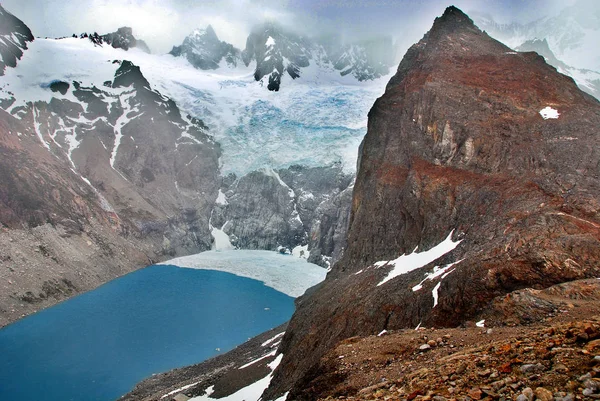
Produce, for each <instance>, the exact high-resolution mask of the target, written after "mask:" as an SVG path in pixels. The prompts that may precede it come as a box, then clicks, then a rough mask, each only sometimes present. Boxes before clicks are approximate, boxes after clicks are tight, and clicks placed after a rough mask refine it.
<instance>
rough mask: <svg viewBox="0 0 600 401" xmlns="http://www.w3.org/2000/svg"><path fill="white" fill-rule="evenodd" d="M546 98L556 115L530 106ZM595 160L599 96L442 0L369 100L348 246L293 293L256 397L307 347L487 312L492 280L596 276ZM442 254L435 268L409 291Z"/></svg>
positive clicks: (514, 287)
mask: <svg viewBox="0 0 600 401" xmlns="http://www.w3.org/2000/svg"><path fill="white" fill-rule="evenodd" d="M546 107H552V108H553V109H556V110H558V112H559V113H560V115H559V118H558V119H543V118H542V116H541V115H540V110H542V109H544V108H546ZM598 165H600V104H599V103H598V101H597V100H595V99H594V98H592V97H591V96H589V95H587V94H585V93H584V92H582V91H580V90H579V89H578V88H577V86H576V85H575V83H574V81H573V80H572V79H571V78H569V77H566V76H564V75H562V74H559V73H558V72H557V71H556V69H554V68H553V67H551V66H549V65H547V64H546V63H545V62H544V60H543V58H542V57H540V56H538V55H537V54H535V53H514V52H513V51H512V50H511V49H510V48H508V47H506V46H504V45H503V44H501V43H500V42H497V41H495V40H494V39H492V38H490V37H489V36H488V35H487V34H486V33H484V32H481V31H480V30H479V29H478V28H477V27H476V26H475V25H474V24H473V22H472V21H471V20H470V19H469V17H467V16H466V15H465V14H463V13H462V12H461V11H460V10H458V9H456V8H455V7H449V8H448V9H447V10H446V12H445V13H444V15H443V16H442V17H440V18H437V19H436V21H435V23H434V25H433V27H432V29H431V30H430V31H429V32H428V33H427V34H426V35H425V36H424V37H423V39H422V40H421V41H420V42H419V43H417V44H415V45H414V46H412V47H411V48H410V49H409V50H408V52H407V53H406V55H405V57H404V59H403V60H402V62H401V64H400V66H399V67H398V72H397V74H396V75H395V76H394V77H393V78H392V79H391V81H390V82H389V84H388V86H387V88H386V93H385V94H384V95H383V96H382V97H381V98H379V99H378V100H377V102H376V103H375V105H374V106H373V108H372V109H371V111H370V113H369V124H368V133H367V135H366V137H365V139H364V141H363V146H362V152H361V158H360V162H359V171H358V175H357V180H356V185H355V189H354V195H353V205H352V215H351V221H350V229H349V234H348V244H347V248H346V250H345V253H344V256H343V258H342V260H341V261H340V262H339V263H337V264H336V265H335V266H334V267H333V269H332V272H331V273H330V274H329V275H328V277H327V280H326V281H325V282H324V283H322V284H321V285H320V286H318V287H317V288H315V289H314V290H312V291H309V293H308V294H307V295H306V296H304V297H302V298H301V299H300V300H299V301H298V307H297V311H296V314H295V315H294V317H293V319H292V321H291V323H290V326H289V329H288V331H287V333H286V336H285V338H284V341H283V348H282V352H283V354H284V355H285V356H284V359H283V361H282V364H281V365H280V367H279V368H278V369H277V371H276V372H275V376H274V380H273V381H272V385H271V387H270V388H269V389H268V391H267V392H266V394H265V396H266V398H267V399H272V398H276V397H277V396H280V395H281V394H283V393H284V392H286V391H288V390H290V389H291V392H290V397H292V398H293V399H303V395H302V390H301V389H302V386H303V384H306V383H308V382H309V381H310V378H311V374H314V369H313V368H314V366H315V364H316V363H317V362H318V360H319V358H320V357H321V356H322V355H323V354H324V353H325V352H327V350H328V349H330V348H331V347H333V346H334V345H335V344H336V343H337V342H338V341H340V340H342V339H344V338H348V337H351V336H355V335H367V334H369V333H373V332H378V331H381V330H383V329H401V328H415V327H417V325H422V326H423V327H432V326H457V325H460V324H462V323H463V322H466V321H468V320H472V321H478V320H480V319H481V314H482V313H483V312H484V311H486V312H487V313H488V314H489V317H490V318H492V317H494V312H493V311H494V308H491V305H492V304H493V302H494V300H495V299H500V298H499V297H504V296H505V295H506V294H510V293H513V292H514V291H518V290H521V289H525V288H528V287H533V288H534V289H543V288H547V287H549V286H552V285H555V284H559V283H563V282H569V281H572V280H576V279H582V278H588V277H598V276H599V275H600V263H599V262H600V215H599V214H598V211H599V210H600V184H599V182H600V181H599V180H598ZM451 232H452V233H453V234H452V238H453V239H454V240H459V239H462V242H461V243H460V245H458V247H457V248H456V249H455V250H454V251H452V252H450V253H448V254H447V255H445V256H443V257H441V258H440V259H438V260H437V261H435V262H433V263H431V264H429V265H427V266H425V267H423V268H420V269H417V270H414V271H411V272H409V273H407V274H403V275H401V276H398V277H396V278H395V279H393V280H390V281H388V282H386V283H385V284H383V285H381V286H378V284H379V283H380V282H381V281H382V279H383V278H385V277H386V276H387V273H388V272H389V271H390V268H389V267H387V266H384V267H380V268H376V267H370V266H373V264H374V263H375V262H376V261H381V260H392V259H395V258H397V257H398V256H400V255H402V254H408V253H411V252H412V251H413V250H414V249H415V247H417V246H418V250H419V251H425V250H428V249H430V248H432V247H433V246H435V245H436V244H439V243H441V242H442V241H443V240H444V238H446V237H447V236H448V234H449V233H451ZM459 261H460V262H459ZM452 262H459V263H457V264H456V265H455V266H454V270H453V271H452V273H451V274H449V275H447V276H446V277H445V278H444V279H443V280H441V279H440V278H439V277H438V278H435V279H434V280H428V281H425V282H423V284H422V286H423V288H422V289H421V290H418V291H413V290H412V288H413V286H415V285H417V284H419V283H420V282H421V281H422V280H423V277H424V274H425V273H427V272H431V271H432V269H433V267H434V266H436V265H437V266H443V265H446V264H449V263H452ZM359 271H362V273H360V274H355V273H357V272H359ZM438 284H439V287H437V295H438V302H437V304H436V305H435V306H434V298H433V296H432V290H433V288H434V287H435V286H436V285H438ZM526 299H528V302H529V305H531V308H536V305H537V302H538V301H537V300H536V298H535V297H529V296H528V297H526ZM540 305H546V304H545V303H544V302H542V301H540ZM547 306H548V307H549V308H553V306H551V305H547ZM517 315H518V316H524V315H523V314H521V315H519V314H517ZM486 319H487V316H486ZM486 324H487V323H486Z"/></svg>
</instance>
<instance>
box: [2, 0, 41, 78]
mask: <svg viewBox="0 0 600 401" xmlns="http://www.w3.org/2000/svg"><path fill="white" fill-rule="evenodd" d="M31 41H33V35H32V34H31V30H29V28H28V27H27V25H25V24H24V23H23V22H22V21H21V20H19V19H18V18H16V17H15V16H14V15H12V14H11V13H9V12H7V11H6V10H5V9H4V8H2V5H1V4H0V75H4V70H5V69H6V67H7V66H9V67H15V66H16V65H17V61H18V60H19V59H20V58H21V57H22V56H23V50H26V49H27V43H28V42H31Z"/></svg>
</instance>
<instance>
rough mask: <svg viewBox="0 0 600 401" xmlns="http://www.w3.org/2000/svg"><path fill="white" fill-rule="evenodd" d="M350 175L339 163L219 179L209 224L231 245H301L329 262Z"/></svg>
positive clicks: (338, 250) (336, 248)
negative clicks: (216, 197)
mask: <svg viewBox="0 0 600 401" xmlns="http://www.w3.org/2000/svg"><path fill="white" fill-rule="evenodd" d="M353 178H354V177H353V176H352V175H350V174H346V173H344V171H343V170H342V168H341V166H340V165H333V166H326V167H312V168H308V167H303V166H291V167H289V168H287V169H280V170H277V171H275V170H273V169H263V170H259V171H253V172H251V173H249V174H247V175H245V176H243V177H241V178H239V179H235V178H234V177H229V178H225V179H224V180H223V187H222V188H221V191H222V193H223V199H222V200H219V199H218V200H217V206H216V207H215V209H214V210H213V212H212V215H211V226H213V227H216V228H218V229H220V230H222V231H223V232H224V233H225V234H227V235H228V236H229V240H230V242H231V244H232V245H233V246H235V247H238V248H241V249H270V250H280V251H282V252H292V251H293V250H294V248H296V247H306V251H305V253H304V255H303V257H304V258H307V259H308V260H309V261H310V262H312V263H316V264H319V265H321V266H329V264H330V263H331V260H332V258H333V260H338V259H339V257H340V256H341V254H342V251H343V246H344V237H345V234H346V229H347V226H348V218H349V215H350V205H351V199H350V197H351V193H352V189H351V184H352V182H353ZM307 251H309V252H310V256H309V255H308V253H307ZM297 252H300V250H298V251H297Z"/></svg>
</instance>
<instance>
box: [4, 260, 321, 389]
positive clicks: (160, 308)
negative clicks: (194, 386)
mask: <svg viewBox="0 0 600 401" xmlns="http://www.w3.org/2000/svg"><path fill="white" fill-rule="evenodd" d="M236 253H237V254H236ZM207 256H208V260H209V261H208V262H207V263H202V262H198V258H196V259H195V261H196V265H195V266H194V267H198V268H200V269H187V268H180V267H176V266H172V265H155V266H150V267H147V268H145V269H142V270H138V271H136V272H134V273H131V274H128V275H126V276H124V277H121V278H119V279H116V280H114V281H111V282H109V283H107V284H105V285H103V286H101V287H99V288H97V289H96V290H94V291H91V292H88V293H85V294H82V295H80V296H77V297H75V298H72V299H70V300H68V301H66V302H63V303H61V304H58V305H56V306H54V307H52V308H49V309H46V310H43V311H41V312H39V313H36V314H34V315H32V316H29V317H27V318H24V319H22V320H20V321H18V322H16V323H14V324H12V325H9V326H7V327H5V328H4V329H2V330H0V400H36V401H67V400H77V401H79V400H89V401H94V400H98V401H109V400H115V399H117V398H119V397H120V396H121V395H123V394H125V393H127V392H128V391H129V390H131V389H132V387H133V386H134V385H135V384H136V383H138V382H139V381H141V380H142V379H144V378H146V377H148V376H150V375H152V374H154V373H159V372H163V371H166V370H169V369H173V368H176V367H181V366H185V365H189V364H193V363H198V362H201V361H203V360H205V359H208V358H210V357H212V356H215V355H217V354H219V353H222V352H226V351H228V350H230V349H232V348H234V347H235V346H237V345H239V344H241V343H243V342H244V341H246V340H247V339H248V338H250V337H252V336H254V335H257V334H259V333H261V332H263V331H266V330H268V329H271V328H273V327H276V326H278V325H279V324H281V323H283V322H285V321H286V320H288V319H289V318H290V317H291V315H292V313H293V311H294V298H292V297H291V296H289V295H286V294H284V293H283V292H280V291H276V290H275V289H273V288H271V287H268V286H267V285H265V284H264V283H263V282H261V281H258V280H255V279H250V278H246V277H240V276H237V275H234V274H231V273H227V272H223V271H214V270H202V269H210V264H211V263H214V264H219V263H217V261H218V260H220V259H222V258H225V259H226V260H228V262H221V263H220V264H219V265H220V268H219V267H217V269H220V270H222V269H223V266H224V265H227V266H231V268H230V270H235V269H236V268H240V269H246V270H248V269H251V266H252V265H253V264H256V265H259V266H262V267H263V269H264V266H271V267H272V268H271V269H270V270H279V274H281V272H282V271H286V272H288V273H289V275H290V276H291V277H293V276H294V275H300V276H302V269H307V272H309V274H308V276H311V273H310V272H312V275H313V276H314V275H315V274H316V275H317V276H318V275H321V276H322V278H323V277H324V270H323V272H320V271H319V270H318V269H321V268H319V267H318V266H315V265H311V264H309V263H306V262H303V261H299V260H297V259H294V258H293V257H292V256H285V255H277V254H275V253H273V252H260V251H259V252H257V251H251V253H250V254H247V253H246V251H231V252H228V253H223V254H219V253H216V254H215V253H207ZM200 259H202V258H200ZM236 259H237V261H236ZM210 260H212V262H210ZM268 271H269V269H268V268H267V269H265V273H264V274H265V275H266V276H268V275H269V273H268ZM315 272H316V273H315ZM242 275H243V274H242ZM284 275H285V274H284ZM266 276H265V277H259V279H261V280H262V281H265V282H267V284H268V281H269V277H266ZM322 278H320V279H319V280H317V282H318V281H320V280H321V279H322ZM313 281H314V279H313ZM311 284H314V283H311V282H307V283H306V284H305V285H306V286H307V287H308V286H310V285H311ZM280 290H281V288H280Z"/></svg>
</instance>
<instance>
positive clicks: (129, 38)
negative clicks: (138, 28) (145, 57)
mask: <svg viewBox="0 0 600 401" xmlns="http://www.w3.org/2000/svg"><path fill="white" fill-rule="evenodd" d="M73 37H77V35H75V34H73ZM79 37H80V38H82V39H84V38H87V39H89V40H90V41H91V42H92V43H93V44H95V45H97V46H102V45H103V44H104V43H106V44H108V45H110V46H112V47H114V48H115V49H123V50H129V49H130V48H134V47H135V48H138V49H140V50H142V51H144V52H146V53H150V48H149V47H148V45H147V44H146V42H144V41H143V40H140V39H136V38H135V36H133V29H131V28H130V27H126V26H124V27H121V28H119V29H117V31H116V32H112V33H107V34H105V35H98V34H97V33H96V32H94V33H91V34H88V33H87V32H86V33H82V34H81V35H79Z"/></svg>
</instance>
